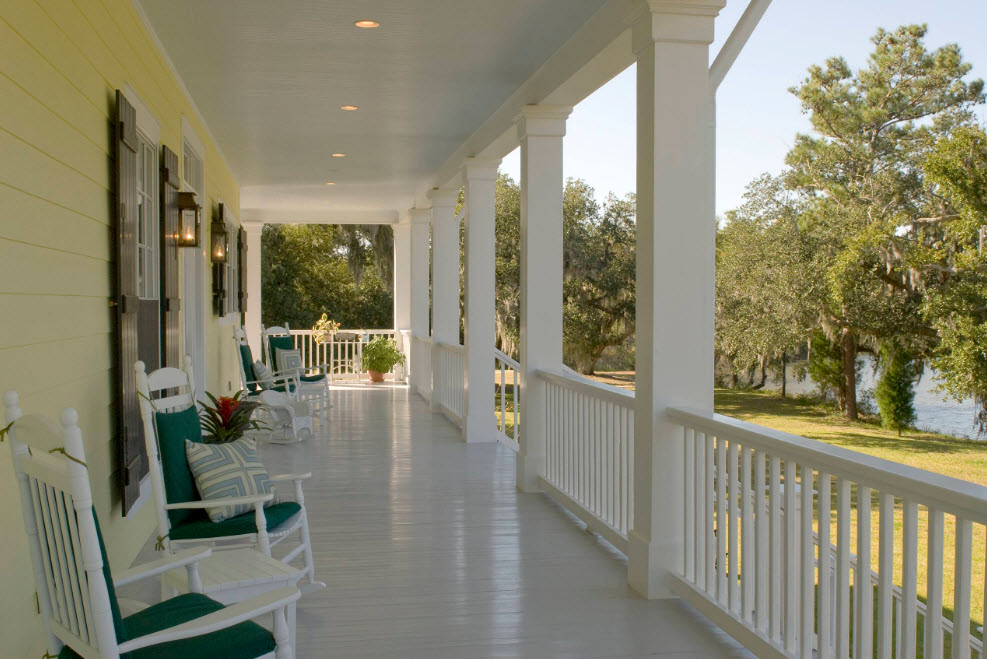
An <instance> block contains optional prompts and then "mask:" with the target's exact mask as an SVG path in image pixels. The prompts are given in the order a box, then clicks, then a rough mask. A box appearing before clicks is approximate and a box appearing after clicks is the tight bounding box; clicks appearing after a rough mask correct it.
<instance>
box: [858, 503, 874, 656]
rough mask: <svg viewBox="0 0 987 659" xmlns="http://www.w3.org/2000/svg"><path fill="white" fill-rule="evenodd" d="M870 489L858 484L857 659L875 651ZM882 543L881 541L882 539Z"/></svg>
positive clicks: (870, 654)
mask: <svg viewBox="0 0 987 659" xmlns="http://www.w3.org/2000/svg"><path fill="white" fill-rule="evenodd" d="M870 506H871V489H870V488H869V487H864V486H863V485H859V484H858V485H857V569H856V572H855V573H854V576H853V583H854V594H855V596H856V601H857V605H856V607H855V608H854V611H855V612H856V618H857V624H856V628H855V633H854V639H855V641H856V642H855V645H856V647H855V648H854V653H853V658H854V659H871V656H872V655H873V651H874V643H873V638H874V585H873V583H872V582H871V567H870V551H871V548H870V544H871V543H870V538H871V522H870V517H871V515H870ZM879 540H880V539H879Z"/></svg>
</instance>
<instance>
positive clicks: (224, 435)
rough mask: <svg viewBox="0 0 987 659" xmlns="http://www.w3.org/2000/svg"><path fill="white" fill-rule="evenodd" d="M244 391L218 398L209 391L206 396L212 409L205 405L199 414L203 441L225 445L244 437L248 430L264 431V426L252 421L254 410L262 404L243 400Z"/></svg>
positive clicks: (203, 404)
mask: <svg viewBox="0 0 987 659" xmlns="http://www.w3.org/2000/svg"><path fill="white" fill-rule="evenodd" d="M242 395H243V392H242V391H238V392H236V393H235V394H234V395H233V396H220V397H219V398H216V397H215V396H213V395H212V394H211V393H209V392H208V391H207V392H206V396H209V400H211V401H212V404H213V406H212V407H210V406H209V405H207V404H205V403H200V405H202V411H201V412H199V425H200V426H201V428H202V432H203V441H205V443H207V444H225V443H226V442H232V441H234V440H237V439H240V438H241V437H243V435H244V433H245V432H247V431H248V430H263V429H264V426H263V425H262V424H261V423H259V422H258V421H255V420H253V419H251V418H250V417H251V415H253V413H254V410H255V409H257V408H258V407H260V404H259V403H257V402H254V401H249V400H243V399H242V398H241V396H242Z"/></svg>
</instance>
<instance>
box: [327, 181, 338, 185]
mask: <svg viewBox="0 0 987 659" xmlns="http://www.w3.org/2000/svg"><path fill="white" fill-rule="evenodd" d="M326 185H336V184H335V183H333V182H332V181H326Z"/></svg>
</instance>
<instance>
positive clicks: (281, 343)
mask: <svg viewBox="0 0 987 659" xmlns="http://www.w3.org/2000/svg"><path fill="white" fill-rule="evenodd" d="M267 347H268V352H267V354H268V355H270V356H271V368H272V369H274V370H275V371H280V370H281V366H279V365H278V350H279V349H280V350H294V349H295V339H294V338H292V337H290V336H269V337H267Z"/></svg>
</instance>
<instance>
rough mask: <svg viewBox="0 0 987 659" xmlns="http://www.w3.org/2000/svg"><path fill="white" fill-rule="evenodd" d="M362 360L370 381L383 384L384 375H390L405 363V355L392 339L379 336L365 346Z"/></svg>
mask: <svg viewBox="0 0 987 659" xmlns="http://www.w3.org/2000/svg"><path fill="white" fill-rule="evenodd" d="M361 360H362V363H363V368H365V369H366V370H367V373H369V374H370V381H371V382H383V381H384V373H390V372H391V370H392V369H393V368H394V367H395V366H397V365H398V364H403V363H404V353H402V352H401V351H400V350H398V344H397V343H395V342H394V341H392V340H391V339H388V338H385V337H383V336H378V337H377V338H376V339H374V340H373V341H371V342H369V343H367V344H366V345H365V346H363V355H362V357H361Z"/></svg>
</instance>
